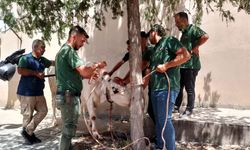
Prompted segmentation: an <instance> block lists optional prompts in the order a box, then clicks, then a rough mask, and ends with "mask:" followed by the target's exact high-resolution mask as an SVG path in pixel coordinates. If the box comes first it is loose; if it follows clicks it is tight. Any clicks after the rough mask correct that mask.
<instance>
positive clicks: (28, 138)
mask: <svg viewBox="0 0 250 150" xmlns="http://www.w3.org/2000/svg"><path fill="white" fill-rule="evenodd" d="M21 135H22V136H23V138H24V140H25V143H24V144H26V145H32V144H33V140H32V137H31V136H30V135H29V134H28V133H27V132H26V129H25V128H23V130H22V131H21Z"/></svg>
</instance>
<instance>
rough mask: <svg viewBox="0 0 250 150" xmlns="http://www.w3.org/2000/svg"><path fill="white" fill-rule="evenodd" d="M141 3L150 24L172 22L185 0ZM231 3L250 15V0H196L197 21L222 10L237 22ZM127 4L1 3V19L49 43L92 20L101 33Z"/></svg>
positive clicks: (114, 0) (71, 0)
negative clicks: (228, 6) (54, 36)
mask: <svg viewBox="0 0 250 150" xmlns="http://www.w3.org/2000/svg"><path fill="white" fill-rule="evenodd" d="M140 2H141V4H144V5H145V6H146V7H145V9H141V12H140V13H141V17H143V18H145V19H146V20H147V21H148V22H149V23H150V24H154V23H156V22H157V23H162V22H164V21H165V22H167V21H169V19H171V18H172V17H173V15H174V14H175V13H176V9H177V8H178V7H179V6H180V5H183V1H182V0H159V1H155V0H141V1H140ZM228 3H230V4H232V5H233V6H234V7H237V8H238V11H242V10H243V11H245V12H246V13H248V14H250V1H249V0H194V3H193V6H194V9H195V12H196V14H195V17H194V22H195V23H196V24H199V23H201V19H202V16H203V11H204V10H206V11H207V12H214V11H219V12H220V15H221V17H222V20H223V21H224V20H225V21H226V22H228V21H234V18H233V16H232V14H231V12H230V10H227V9H225V8H224V5H225V4H228ZM126 5H127V4H126V1H125V0H63V1H61V0H46V1H34V0H0V19H2V20H3V21H4V22H5V23H6V24H7V25H8V26H9V27H10V28H12V29H13V30H15V31H21V32H25V33H27V34H28V35H29V36H30V37H32V36H33V34H36V33H39V32H41V33H42V34H43V38H44V39H45V40H47V41H48V42H49V41H50V40H51V35H52V34H53V33H56V34H57V36H58V38H59V42H60V40H62V39H63V38H64V37H65V35H66V34H65V30H66V29H67V28H69V27H71V26H72V25H76V24H80V25H84V24H85V25H86V24H87V23H88V22H89V21H90V20H94V21H95V25H96V27H97V28H98V29H99V30H101V28H102V26H105V25H106V19H105V12H107V11H111V12H112V14H113V16H112V18H113V19H116V18H117V17H118V16H123V9H125V8H126ZM160 10H162V11H163V13H162V12H160ZM90 12H91V13H90ZM161 13H162V14H161ZM159 14H160V15H159Z"/></svg>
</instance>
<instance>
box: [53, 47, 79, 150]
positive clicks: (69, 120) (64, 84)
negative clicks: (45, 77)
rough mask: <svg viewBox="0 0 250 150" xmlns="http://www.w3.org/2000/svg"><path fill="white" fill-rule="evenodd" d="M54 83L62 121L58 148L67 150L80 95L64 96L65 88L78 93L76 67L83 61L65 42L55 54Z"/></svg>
mask: <svg viewBox="0 0 250 150" xmlns="http://www.w3.org/2000/svg"><path fill="white" fill-rule="evenodd" d="M55 64H56V65H55V67H56V83H57V95H56V104H57V108H58V109H60V110H61V117H62V122H63V129H62V136H61V141H60V150H68V149H69V148H70V145H71V139H72V137H74V136H75V133H76V127H77V122H78V117H79V114H80V95H74V94H72V95H71V96H65V95H64V93H65V91H66V90H68V91H70V92H71V93H80V92H81V90H82V78H81V76H80V75H79V73H78V72H77V71H76V68H77V67H79V66H81V65H83V64H84V62H83V61H82V60H81V59H80V58H79V56H78V55H77V53H76V50H74V49H73V48H71V47H70V46H69V45H67V44H65V45H63V46H62V48H61V49H60V51H59V52H58V53H57V55H56V61H55Z"/></svg>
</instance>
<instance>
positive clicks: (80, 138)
mask: <svg viewBox="0 0 250 150" xmlns="http://www.w3.org/2000/svg"><path fill="white" fill-rule="evenodd" d="M51 116H52V115H51V114H50V113H49V114H48V115H47V117H46V118H45V119H44V120H43V121H42V122H41V123H40V125H39V126H38V128H37V129H36V132H35V133H36V135H37V136H38V137H39V138H40V139H41V140H42V143H38V144H34V145H30V146H28V145H24V144H23V138H22V136H21V135H20V131H21V129H22V127H21V123H22V116H21V114H20V110H19V109H11V110H4V109H3V108H0V143H1V144H0V149H1V150H34V149H36V150H57V149H58V144H59V139H60V127H51V122H52V117H51ZM128 123H129V122H126V123H125V124H128ZM102 136H103V139H102V140H100V142H101V143H102V144H104V145H105V147H103V146H102V145H101V144H98V143H97V142H96V141H95V140H94V139H93V138H92V137H91V136H90V134H89V133H88V132H81V131H78V132H77V135H76V137H75V138H74V139H73V149H74V150H104V149H108V147H109V148H114V149H115V148H116V149H120V148H122V147H124V146H126V145H128V144H129V143H130V141H129V139H130V137H129V134H128V133H125V132H122V130H120V131H115V130H114V132H113V138H112V136H111V135H110V132H108V131H105V132H103V133H102ZM176 145H177V150H250V147H241V146H238V145H229V146H225V145H224V146H216V145H209V144H200V143H185V142H176ZM128 149H131V148H128Z"/></svg>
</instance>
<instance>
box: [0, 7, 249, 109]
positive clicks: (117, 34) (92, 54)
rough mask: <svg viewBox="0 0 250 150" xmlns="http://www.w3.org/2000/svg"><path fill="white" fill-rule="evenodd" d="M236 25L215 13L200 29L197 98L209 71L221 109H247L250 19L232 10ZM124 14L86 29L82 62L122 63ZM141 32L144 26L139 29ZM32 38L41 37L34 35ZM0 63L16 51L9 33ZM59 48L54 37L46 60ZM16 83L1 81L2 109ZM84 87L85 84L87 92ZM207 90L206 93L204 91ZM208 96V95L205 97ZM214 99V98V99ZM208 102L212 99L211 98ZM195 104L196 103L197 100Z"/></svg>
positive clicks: (27, 44) (28, 44)
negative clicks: (204, 34) (203, 33)
mask: <svg viewBox="0 0 250 150" xmlns="http://www.w3.org/2000/svg"><path fill="white" fill-rule="evenodd" d="M233 14H234V16H235V18H236V22H234V23H230V24H229V25H228V26H227V25H226V23H225V22H222V21H221V19H220V18H219V15H218V14H212V13H210V14H209V15H207V14H205V16H204V18H203V21H202V25H201V28H202V29H204V30H205V31H206V32H207V33H208V34H209V36H210V39H209V41H208V42H207V43H206V44H205V45H204V46H202V47H201V48H200V53H201V54H200V57H201V60H202V69H201V71H200V72H199V75H198V78H197V84H196V91H197V96H198V95H200V97H201V99H204V94H205V92H204V90H203V86H204V77H205V76H207V74H208V73H209V72H211V78H212V81H211V82H210V83H209V86H208V87H210V92H214V91H216V92H217V95H219V96H220V97H219V98H218V99H219V104H220V105H222V106H230V107H231V106H233V107H250V100H249V97H250V93H249V92H248V91H249V87H248V86H249V85H250V79H249V76H250V65H249V64H250V51H249V47H250V44H249V39H250V28H249V26H250V16H249V15H246V14H244V13H237V12H236V11H234V10H233ZM126 18H127V17H126V14H125V16H124V17H123V18H119V19H118V20H112V19H111V16H108V18H107V20H109V21H107V22H106V23H107V25H106V27H103V30H102V31H99V30H97V29H95V28H94V26H93V25H90V26H88V27H87V28H86V29H87V31H88V33H89V34H90V39H89V44H87V45H85V46H84V48H83V49H82V50H81V51H80V52H79V54H80V56H81V57H82V59H84V60H86V61H90V62H94V61H98V60H106V61H107V63H108V67H107V70H110V69H111V68H112V67H113V66H114V65H115V63H116V62H118V61H119V60H121V58H122V57H123V55H124V54H125V52H126V44H125V41H126V40H127V19H126ZM142 29H144V27H142ZM21 36H22V38H23V44H22V48H26V52H30V50H31V49H30V48H31V42H32V40H31V39H29V38H27V37H26V36H25V35H23V34H21ZM35 38H40V37H39V35H37V36H36V37H34V39H35ZM1 39H2V45H1V60H2V59H3V58H5V57H6V56H7V55H9V54H11V53H12V52H13V51H14V50H16V49H18V45H19V42H18V40H17V38H16V37H15V36H14V35H13V34H12V33H11V32H7V33H6V34H1ZM59 48H60V46H59V45H58V43H57V40H56V38H55V37H54V38H53V41H51V45H48V46H47V48H46V52H45V54H44V56H45V57H47V58H49V59H54V57H55V54H56V52H57V51H58V50H59ZM127 70H128V63H127V64H126V65H125V66H123V67H122V68H121V69H120V70H119V71H118V72H117V73H116V74H115V75H114V76H116V75H119V76H123V75H125V73H126V72H127ZM17 81H18V75H17V79H16V78H15V79H14V80H13V81H11V82H15V83H11V85H12V86H11V87H10V86H8V82H4V81H0V89H1V94H0V95H1V96H0V105H1V106H5V104H6V103H7V99H8V92H10V93H12V94H10V95H15V93H16V85H17ZM47 83H48V82H47V80H46V87H45V96H46V97H47V101H48V103H49V104H48V105H49V106H50V92H49V87H48V84H47ZM86 87H87V85H84V88H85V89H86ZM207 91H208V90H207ZM209 94H210V95H211V93H208V95H209ZM213 99H214V98H213ZM210 100H211V97H210ZM196 104H198V99H197V102H196Z"/></svg>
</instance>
